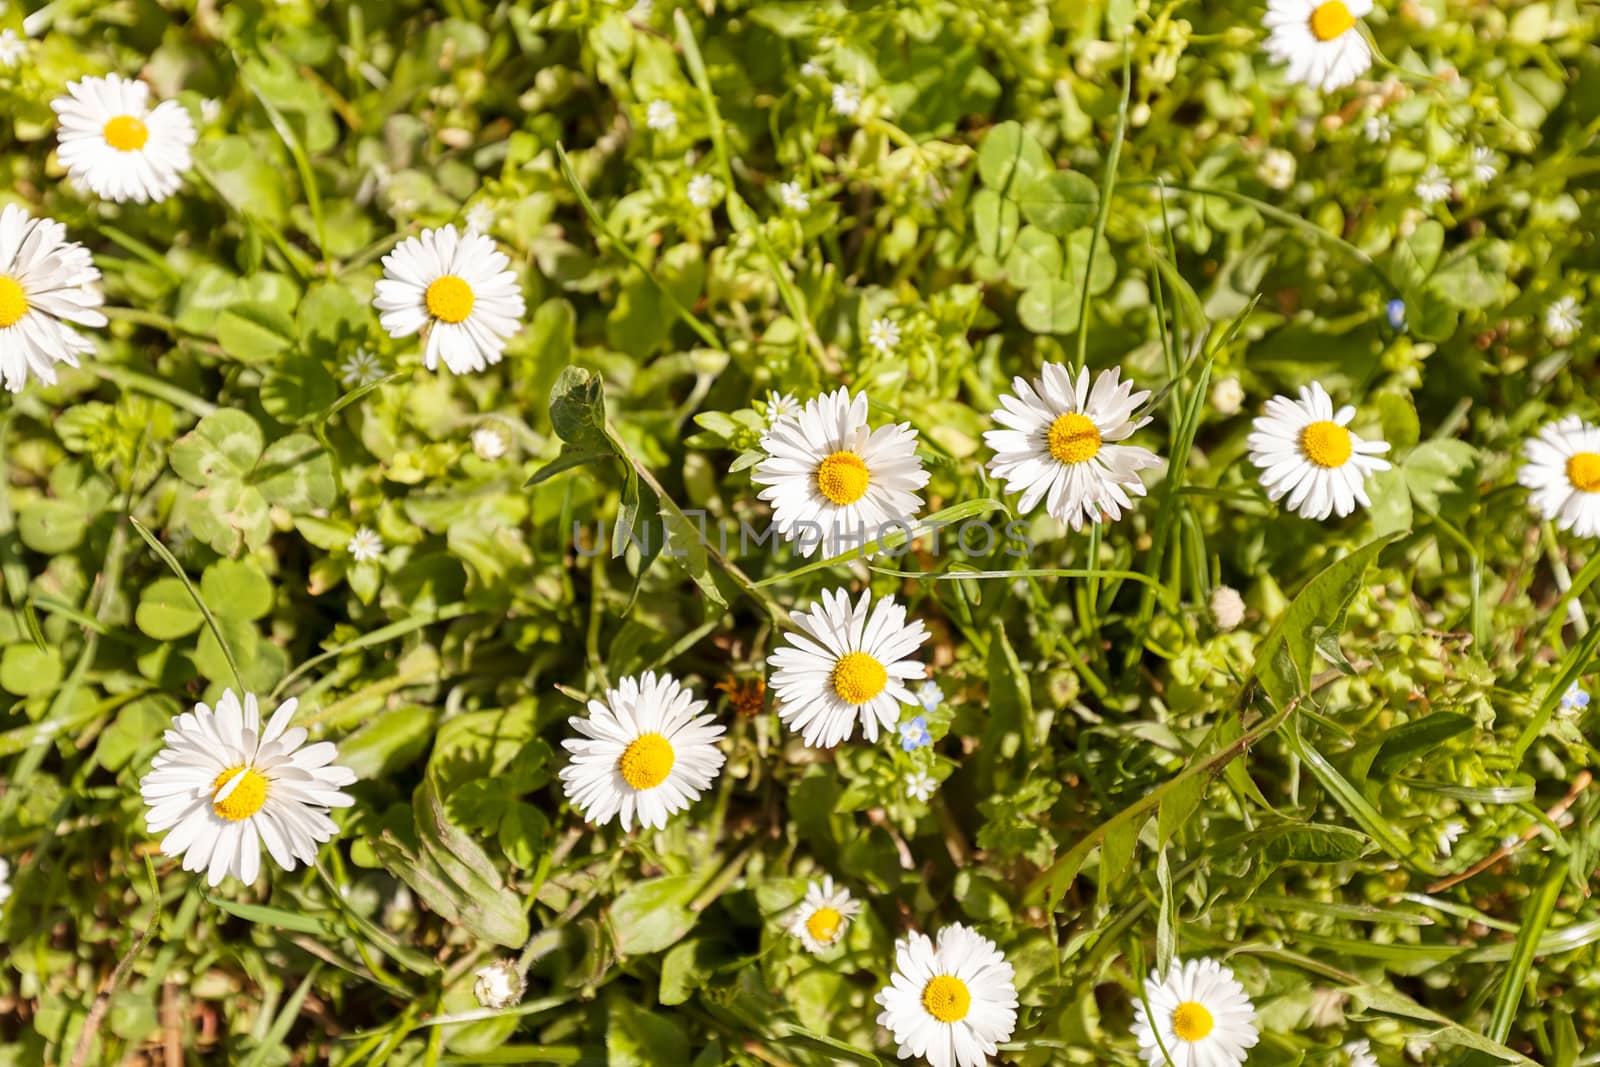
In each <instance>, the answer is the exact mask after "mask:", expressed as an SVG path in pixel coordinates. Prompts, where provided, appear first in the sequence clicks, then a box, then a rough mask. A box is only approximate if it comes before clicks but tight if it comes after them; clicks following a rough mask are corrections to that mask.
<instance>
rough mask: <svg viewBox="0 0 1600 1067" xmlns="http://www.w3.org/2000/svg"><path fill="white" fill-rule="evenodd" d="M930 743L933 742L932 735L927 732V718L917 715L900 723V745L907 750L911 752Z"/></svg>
mask: <svg viewBox="0 0 1600 1067" xmlns="http://www.w3.org/2000/svg"><path fill="white" fill-rule="evenodd" d="M931 744H933V735H932V734H930V733H928V720H927V719H924V718H923V717H922V716H921V715H918V716H917V717H916V718H914V719H912V720H911V721H910V722H903V723H901V724H900V747H901V748H903V749H905V750H906V751H907V752H912V751H915V750H916V749H919V748H922V747H923V746H925V745H931Z"/></svg>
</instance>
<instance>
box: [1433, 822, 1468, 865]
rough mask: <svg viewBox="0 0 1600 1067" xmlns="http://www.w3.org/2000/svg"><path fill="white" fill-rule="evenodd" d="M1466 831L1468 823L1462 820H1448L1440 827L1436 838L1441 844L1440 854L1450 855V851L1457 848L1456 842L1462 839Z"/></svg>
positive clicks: (1439, 844)
mask: <svg viewBox="0 0 1600 1067" xmlns="http://www.w3.org/2000/svg"><path fill="white" fill-rule="evenodd" d="M1466 832H1467V824H1466V823H1462V822H1454V821H1452V822H1447V823H1445V824H1444V825H1443V826H1441V827H1439V833H1438V836H1436V837H1435V838H1434V842H1435V843H1436V844H1437V845H1438V846H1439V855H1441V856H1448V855H1450V851H1451V850H1452V849H1453V848H1455V844H1456V842H1457V841H1459V840H1461V835H1462V834H1464V833H1466Z"/></svg>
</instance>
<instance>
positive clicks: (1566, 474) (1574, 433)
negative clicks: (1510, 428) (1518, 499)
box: [1517, 415, 1600, 537]
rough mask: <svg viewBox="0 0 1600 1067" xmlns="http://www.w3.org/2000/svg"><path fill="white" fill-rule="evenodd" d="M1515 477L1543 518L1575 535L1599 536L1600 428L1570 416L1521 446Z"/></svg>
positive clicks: (1549, 426) (1541, 431)
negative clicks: (1521, 464)
mask: <svg viewBox="0 0 1600 1067" xmlns="http://www.w3.org/2000/svg"><path fill="white" fill-rule="evenodd" d="M1522 456H1523V458H1524V459H1526V460H1527V462H1526V463H1525V464H1523V466H1522V469H1521V470H1519V471H1517V481H1518V483H1520V484H1521V485H1523V486H1524V487H1526V488H1527V489H1529V490H1531V492H1530V493H1529V494H1528V502H1529V503H1531V504H1532V505H1533V506H1534V508H1535V510H1537V511H1538V512H1539V514H1540V515H1541V516H1543V517H1544V518H1546V519H1553V520H1555V523H1556V525H1557V526H1559V527H1560V528H1561V529H1563V530H1570V531H1572V533H1573V534H1575V535H1576V536H1578V537H1596V536H1600V426H1595V425H1594V424H1593V423H1588V422H1584V421H1583V420H1582V419H1580V418H1579V417H1578V416H1576V415H1568V416H1566V417H1565V418H1562V419H1560V420H1558V421H1556V422H1554V423H1551V424H1550V425H1548V426H1546V427H1544V428H1543V429H1542V430H1540V431H1539V433H1538V434H1537V435H1536V436H1534V437H1530V438H1528V440H1527V441H1525V442H1523V445H1522Z"/></svg>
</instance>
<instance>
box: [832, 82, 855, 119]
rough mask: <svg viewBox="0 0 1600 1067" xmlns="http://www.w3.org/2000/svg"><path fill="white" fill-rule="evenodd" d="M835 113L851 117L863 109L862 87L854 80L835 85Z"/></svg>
mask: <svg viewBox="0 0 1600 1067" xmlns="http://www.w3.org/2000/svg"><path fill="white" fill-rule="evenodd" d="M833 110H834V113H835V114H837V115H840V116H842V117H844V118H849V117H850V116H852V115H854V114H855V113H856V112H857V111H860V110H861V88H860V86H858V85H855V84H854V83H852V82H840V83H839V84H838V85H835V86H834V87H833Z"/></svg>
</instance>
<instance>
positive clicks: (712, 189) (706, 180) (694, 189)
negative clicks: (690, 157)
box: [685, 174, 717, 207]
mask: <svg viewBox="0 0 1600 1067" xmlns="http://www.w3.org/2000/svg"><path fill="white" fill-rule="evenodd" d="M685 195H687V196H688V197H689V203H691V204H693V205H694V206H695V207H710V206H711V205H712V204H714V203H716V199H717V179H715V178H713V177H712V176H711V175H709V174H696V175H695V176H694V177H693V178H690V179H689V185H688V188H687V189H686V190H685Z"/></svg>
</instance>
